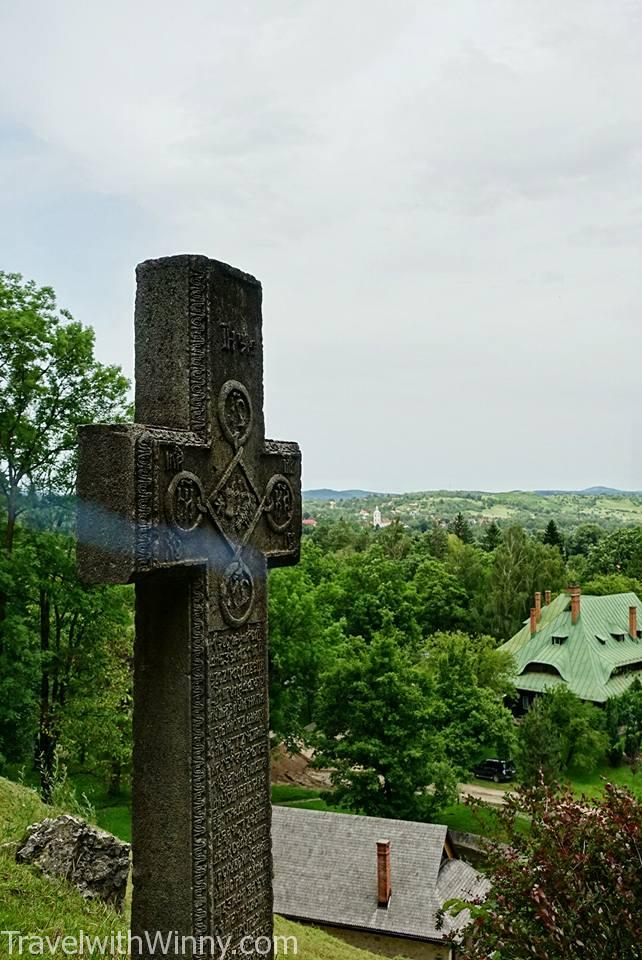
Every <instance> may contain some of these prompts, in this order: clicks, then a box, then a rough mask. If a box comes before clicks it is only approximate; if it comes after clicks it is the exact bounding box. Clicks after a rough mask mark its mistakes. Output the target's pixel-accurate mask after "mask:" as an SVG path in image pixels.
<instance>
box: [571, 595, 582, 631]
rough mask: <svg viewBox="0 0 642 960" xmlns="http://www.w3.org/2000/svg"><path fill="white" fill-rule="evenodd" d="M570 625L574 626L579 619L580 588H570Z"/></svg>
mask: <svg viewBox="0 0 642 960" xmlns="http://www.w3.org/2000/svg"><path fill="white" fill-rule="evenodd" d="M570 591H571V623H573V624H575V623H577V621H578V620H579V619H580V588H579V587H571V588H570Z"/></svg>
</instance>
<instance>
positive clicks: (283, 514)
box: [265, 473, 294, 533]
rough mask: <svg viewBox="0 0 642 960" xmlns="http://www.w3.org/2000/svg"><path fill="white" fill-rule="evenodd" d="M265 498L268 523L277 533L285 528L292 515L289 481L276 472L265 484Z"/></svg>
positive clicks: (292, 499) (292, 495) (292, 501)
mask: <svg viewBox="0 0 642 960" xmlns="http://www.w3.org/2000/svg"><path fill="white" fill-rule="evenodd" d="M265 500H266V503H265V515H266V517H267V522H268V523H269V525H270V526H271V527H272V529H273V530H275V531H276V532H277V533H279V532H280V531H281V530H286V529H287V528H288V527H289V526H290V524H291V523H292V517H293V516H294V493H293V492H292V487H291V486H290V481H289V480H288V479H287V478H286V477H284V476H282V475H281V474H280V473H277V474H276V475H275V476H274V477H272V479H271V480H270V482H269V483H268V485H267V490H266V491H265Z"/></svg>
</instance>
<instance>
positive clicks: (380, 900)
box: [377, 840, 392, 908]
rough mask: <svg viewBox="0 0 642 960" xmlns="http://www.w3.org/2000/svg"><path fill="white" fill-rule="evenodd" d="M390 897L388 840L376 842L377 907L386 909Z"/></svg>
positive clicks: (390, 881)
mask: <svg viewBox="0 0 642 960" xmlns="http://www.w3.org/2000/svg"><path fill="white" fill-rule="evenodd" d="M391 895H392V879H391V877H390V840H377V906H379V907H384V908H386V907H387V906H388V904H389V903H390V897H391Z"/></svg>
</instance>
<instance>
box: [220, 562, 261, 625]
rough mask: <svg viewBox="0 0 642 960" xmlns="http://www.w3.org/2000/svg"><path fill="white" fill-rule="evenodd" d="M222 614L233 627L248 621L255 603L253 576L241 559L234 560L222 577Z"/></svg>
mask: <svg viewBox="0 0 642 960" xmlns="http://www.w3.org/2000/svg"><path fill="white" fill-rule="evenodd" d="M219 600H220V606H221V613H222V614H223V616H224V617H225V620H226V621H227V623H229V624H230V625H231V626H239V625H240V624H242V623H245V621H246V620H247V619H248V617H249V616H250V614H251V612H252V604H253V603H254V581H253V580H252V574H251V573H250V571H249V570H248V568H247V567H246V565H245V564H244V563H243V561H242V560H241V559H236V560H232V562H231V563H230V564H229V565H228V566H227V567H226V568H225V570H224V571H223V575H222V576H221V582H220V588H219Z"/></svg>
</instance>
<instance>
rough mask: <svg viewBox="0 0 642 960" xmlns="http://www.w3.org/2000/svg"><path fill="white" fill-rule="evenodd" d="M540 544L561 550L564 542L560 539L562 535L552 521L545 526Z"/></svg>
mask: <svg viewBox="0 0 642 960" xmlns="http://www.w3.org/2000/svg"><path fill="white" fill-rule="evenodd" d="M542 542H543V543H545V544H547V545H548V546H549V547H557V548H558V549H559V550H562V548H563V547H564V540H563V539H562V535H561V533H560V532H559V529H558V527H557V524H556V523H555V521H554V520H553V519H551V520H549V521H548V523H547V524H546V530H545V531H544V536H543V537H542Z"/></svg>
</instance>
